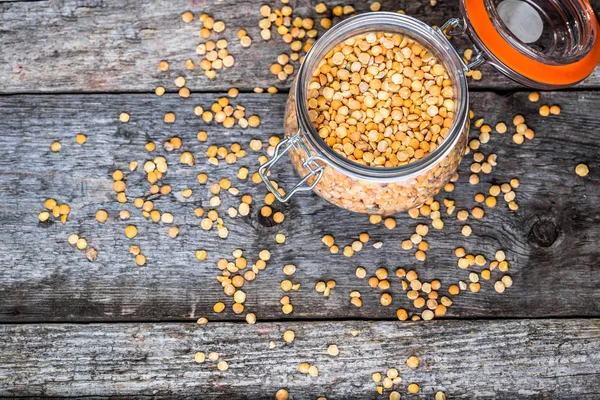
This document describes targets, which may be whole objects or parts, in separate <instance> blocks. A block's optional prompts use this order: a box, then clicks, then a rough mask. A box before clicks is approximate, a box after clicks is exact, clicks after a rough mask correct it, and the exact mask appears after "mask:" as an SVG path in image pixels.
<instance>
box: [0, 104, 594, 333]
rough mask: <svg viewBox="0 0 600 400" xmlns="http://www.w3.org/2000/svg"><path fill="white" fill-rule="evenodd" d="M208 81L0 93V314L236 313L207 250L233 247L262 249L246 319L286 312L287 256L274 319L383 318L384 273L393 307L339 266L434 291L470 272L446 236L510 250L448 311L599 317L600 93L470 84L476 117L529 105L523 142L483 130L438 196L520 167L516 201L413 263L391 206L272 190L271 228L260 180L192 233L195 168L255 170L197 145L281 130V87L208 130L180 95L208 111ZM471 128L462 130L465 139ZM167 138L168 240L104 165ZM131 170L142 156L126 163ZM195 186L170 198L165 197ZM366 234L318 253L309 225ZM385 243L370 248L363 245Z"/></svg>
mask: <svg viewBox="0 0 600 400" xmlns="http://www.w3.org/2000/svg"><path fill="white" fill-rule="evenodd" d="M216 98H217V96H216V95H195V96H193V97H192V98H190V99H187V100H181V99H179V98H178V97H177V96H175V95H171V96H165V97H164V98H158V97H156V96H153V95H152V96H151V95H85V96H80V95H62V96H50V95H43V96H40V95H38V96H7V97H4V98H3V101H2V102H1V103H0V112H1V113H2V115H3V116H4V121H3V122H2V132H3V137H2V152H1V153H0V199H1V201H0V220H1V221H2V229H1V230H0V265H1V266H2V268H1V269H0V271H1V272H0V274H1V275H0V276H1V279H0V320H2V321H3V322H19V321H94V320H96V321H106V320H137V321H140V320H169V319H183V318H185V319H187V318H190V319H193V318H198V317H199V316H207V317H208V318H209V319H211V320H219V319H220V320H232V319H233V320H243V315H240V316H236V315H234V314H233V313H232V312H231V310H230V306H231V304H232V303H231V299H229V298H227V297H226V296H225V295H224V294H223V292H222V290H221V288H220V285H219V283H218V282H217V280H216V278H215V276H216V275H217V273H218V270H217V268H216V262H217V260H218V259H219V258H220V257H229V258H230V259H231V252H232V251H233V250H234V249H236V248H241V249H243V250H244V252H245V256H246V257H247V259H248V261H249V262H250V264H252V263H253V262H254V261H256V259H257V256H258V252H259V251H260V250H262V249H269V250H270V251H271V253H272V260H271V261H270V262H269V265H268V267H267V270H265V271H263V272H261V273H260V274H259V276H258V278H257V279H256V280H255V281H253V282H250V283H249V284H247V285H246V286H245V288H244V289H245V290H246V292H247V294H248V298H247V302H246V306H247V307H246V311H248V312H254V313H256V314H257V316H258V319H259V320H261V319H277V318H285V317H286V316H284V315H283V314H282V313H281V309H280V307H281V305H280V304H279V300H280V298H281V296H283V294H284V293H283V292H282V291H281V290H280V289H279V283H280V282H281V281H282V280H283V279H285V276H284V274H283V273H282V266H283V265H284V264H287V263H294V264H296V265H297V267H298V270H297V272H296V274H295V275H294V276H293V277H292V278H291V279H292V281H293V282H300V283H301V285H302V287H301V288H300V290H299V291H297V292H291V293H290V296H291V299H292V303H293V304H294V307H295V308H294V313H292V314H291V315H289V316H287V317H288V318H289V317H291V318H346V317H352V318H377V319H380V318H388V319H389V318H395V310H396V309H397V308H400V307H403V308H408V309H410V310H413V309H412V305H411V302H410V301H409V300H408V299H407V298H406V296H405V295H404V294H403V292H402V289H401V286H400V282H399V280H398V279H397V278H396V277H394V276H393V277H392V278H391V285H392V287H391V290H390V292H391V293H392V295H393V298H394V301H393V303H392V306H390V307H387V308H384V307H382V306H380V305H379V301H378V299H379V296H380V294H381V291H379V290H374V289H371V288H370V287H368V285H367V282H366V280H359V279H358V278H356V276H355V274H354V270H355V268H356V267H357V266H364V267H366V268H367V270H368V274H369V276H371V275H373V274H374V272H375V269H376V268H377V267H386V268H388V270H389V272H390V274H392V275H393V273H394V271H395V270H396V268H397V267H399V266H402V267H404V268H406V269H410V268H414V269H415V270H416V271H417V272H418V273H419V275H420V277H421V278H422V279H426V280H431V279H435V278H437V279H441V281H442V284H443V288H442V290H441V291H440V294H446V290H447V288H448V286H449V285H450V284H456V283H457V282H458V281H459V280H465V281H468V274H469V272H471V270H475V271H480V268H475V269H473V268H472V269H470V270H461V269H459V268H458V267H457V266H456V258H455V256H454V254H453V250H454V248H456V247H457V246H464V247H465V248H466V249H467V251H468V252H471V253H473V254H483V255H485V256H486V258H488V259H491V258H492V257H493V255H494V253H495V252H496V250H498V249H504V250H505V251H506V253H507V259H508V261H509V262H510V270H509V271H508V274H509V275H511V276H512V277H513V280H514V286H513V287H511V288H510V289H508V290H507V291H506V292H505V293H504V294H498V293H496V292H495V291H494V290H493V283H494V282H495V281H496V280H498V279H499V278H500V277H501V276H502V273H500V272H498V270H496V271H494V272H493V274H492V280H491V281H488V282H486V281H483V282H482V290H481V292H479V293H467V292H465V293H461V294H460V295H459V296H455V297H454V298H453V300H454V305H453V306H452V307H450V309H449V311H448V314H447V316H448V317H453V318H462V317H478V316H484V317H510V316H514V317H517V316H518V317H542V316H598V315H600V303H598V302H597V301H594V299H598V298H600V274H598V263H597V260H598V257H599V255H600V252H599V249H598V246H597V243H599V242H600V229H598V226H599V222H600V216H599V215H598V213H596V212H595V210H597V209H598V206H599V205H600V175H599V174H598V171H599V170H600V135H598V134H597V129H598V128H597V126H598V117H597V115H596V114H594V113H593V112H590V110H593V109H594V107H596V105H597V104H598V103H599V102H600V93H592V92H560V93H550V94H547V95H543V96H542V100H541V101H542V102H547V103H549V104H560V105H561V106H562V110H563V111H562V113H561V115H559V116H555V117H551V118H550V117H548V118H545V119H544V118H542V117H540V116H539V115H537V113H536V110H537V107H538V105H534V104H532V103H530V102H528V100H527V96H526V94H525V93H517V94H513V95H510V96H499V95H495V94H492V93H474V94H473V99H472V105H473V108H474V110H475V113H476V114H477V116H480V115H481V116H485V117H486V120H487V121H488V122H490V123H492V124H495V123H496V122H497V121H501V120H503V121H507V122H508V121H510V120H511V119H512V116H513V115H514V113H516V112H523V113H525V114H526V115H527V123H528V124H529V125H530V126H531V127H533V128H534V129H535V130H536V138H535V139H534V140H533V141H530V142H526V143H525V144H523V145H521V146H517V145H515V144H514V143H512V140H511V136H510V135H508V134H506V135H498V134H493V136H492V140H491V142H490V143H488V144H486V145H483V146H482V151H483V152H484V153H485V154H486V155H487V154H489V153H491V152H494V153H496V154H497V155H498V163H499V164H498V166H497V167H496V168H495V169H494V171H493V172H492V174H491V175H488V176H486V175H482V183H481V184H480V185H478V186H471V185H469V184H468V183H467V180H468V172H467V171H468V169H469V164H470V161H469V160H465V161H464V162H463V164H462V165H461V168H460V172H461V178H460V180H459V182H458V183H457V187H456V190H455V191H454V192H453V193H446V194H443V195H440V196H438V198H439V199H440V200H441V199H442V198H450V199H454V200H456V205H457V209H461V208H468V209H470V208H472V207H473V206H475V202H474V200H473V196H474V194H475V193H477V192H487V190H488V188H489V186H490V184H491V183H501V182H507V181H508V180H509V179H510V178H513V177H518V178H519V179H520V180H521V186H520V187H519V188H518V189H517V190H516V192H517V202H518V204H519V205H520V208H519V210H518V211H517V212H509V211H508V209H507V207H506V205H505V204H504V201H503V200H501V199H500V200H499V205H498V207H496V208H495V209H490V210H488V209H486V216H485V218H484V219H483V220H480V221H474V220H470V221H469V222H468V223H469V224H470V225H471V226H472V228H473V235H471V236H470V237H468V238H467V237H463V236H462V235H461V234H460V228H461V226H462V224H463V223H459V221H457V220H456V218H455V217H444V221H445V223H446V227H445V228H444V230H442V231H435V232H434V230H433V229H432V232H431V233H430V234H429V235H428V236H427V240H428V241H429V243H430V247H431V249H430V250H429V252H428V256H427V260H426V261H425V262H418V261H416V260H415V258H414V255H413V252H412V251H410V252H407V251H403V250H402V249H401V248H400V242H401V241H402V240H405V239H407V238H408V237H409V236H410V235H411V234H412V233H413V232H414V228H415V226H416V225H417V223H421V222H422V223H427V221H426V220H425V219H420V220H419V221H415V220H412V219H410V218H409V217H408V215H398V216H397V221H398V227H397V228H396V229H395V230H393V231H389V230H387V229H386V228H384V227H383V226H381V225H380V226H373V225H370V224H369V222H368V218H367V217H366V216H362V215H357V214H353V213H350V212H346V211H343V210H340V209H338V208H336V207H333V206H330V205H329V204H328V203H326V202H325V201H324V200H321V199H320V198H318V197H317V196H316V195H313V194H308V193H305V194H302V195H299V196H297V197H295V198H294V199H293V200H292V201H291V202H290V203H289V204H277V203H276V204H274V205H273V208H274V209H275V210H282V211H284V212H285V214H286V220H285V221H284V223H283V224H281V225H279V226H277V225H275V226H272V225H273V224H272V222H271V221H270V220H268V219H265V218H263V217H260V216H259V209H260V206H262V204H263V200H262V198H263V196H264V194H265V193H266V189H265V188H264V187H263V186H262V185H254V184H252V183H251V182H249V181H248V182H239V181H238V180H237V178H234V179H233V184H234V186H235V187H238V188H239V189H240V195H241V194H245V193H250V194H252V195H253V196H254V198H255V200H256V203H254V204H253V205H252V211H251V214H250V216H248V217H236V218H229V217H228V216H227V215H226V210H227V207H229V206H236V207H237V205H238V204H239V201H240V200H239V196H237V198H236V197H235V196H232V195H229V194H226V195H223V196H221V197H222V201H223V205H222V206H221V207H220V208H218V210H219V212H220V214H221V215H223V216H224V220H225V224H226V225H227V226H228V228H229V231H230V235H229V238H228V239H227V240H225V241H224V240H222V239H219V238H218V237H217V235H216V233H215V232H214V231H210V232H205V231H203V230H202V229H201V228H200V226H199V219H197V218H196V217H195V216H194V215H193V210H194V208H195V207H198V206H200V205H203V206H204V207H205V208H206V209H207V210H208V209H210V207H209V204H208V199H209V193H208V188H207V187H202V186H200V185H199V184H198V183H197V181H196V174H198V173H199V172H208V174H209V176H210V181H209V182H214V181H217V180H218V179H220V178H221V177H233V176H235V174H236V172H237V169H238V168H239V167H240V166H247V167H249V168H250V170H251V172H254V171H256V168H257V161H256V160H257V153H255V152H252V151H249V155H248V156H247V157H246V158H245V159H242V160H240V161H239V162H238V163H237V164H235V165H232V166H227V165H225V164H224V163H222V164H223V165H221V166H220V167H213V166H210V165H209V164H208V163H207V160H206V156H205V154H206V149H207V147H208V145H209V144H210V145H212V144H214V145H230V144H231V143H233V142H239V143H241V144H242V146H243V147H244V148H248V143H249V141H250V140H251V139H253V138H260V139H262V140H263V141H264V142H265V143H266V141H267V139H268V137H269V136H271V135H278V134H280V133H281V126H282V113H283V103H284V101H285V97H284V96H283V95H275V96H270V95H254V94H247V95H241V96H240V97H239V99H238V100H237V101H238V102H239V103H241V104H243V105H245V106H247V108H248V113H249V114H258V115H260V116H261V117H262V118H263V122H262V125H261V126H260V128H258V129H248V130H241V129H229V130H227V129H224V128H222V127H221V126H216V125H215V124H214V123H212V124H210V125H208V126H207V124H206V123H204V122H202V121H201V120H200V119H199V118H197V117H195V116H194V115H193V113H192V109H193V106H194V105H196V104H201V105H203V106H204V107H208V106H209V105H210V103H211V102H212V101H214V100H216ZM122 111H127V112H129V113H130V114H131V121H130V122H129V123H128V124H120V123H119V122H118V115H119V113H120V112H122ZM167 111H174V112H176V113H177V116H178V119H177V121H176V122H175V123H174V124H172V125H165V124H163V122H162V116H163V114H164V113H165V112H167ZM200 129H206V130H207V131H208V132H209V140H208V142H207V143H200V142H199V141H197V140H196V138H195V136H196V132H197V131H198V130H200ZM79 132H84V133H85V134H87V135H88V142H87V143H86V144H85V145H83V146H79V145H76V144H75V141H74V138H75V134H76V133H79ZM475 134H476V132H473V135H475ZM174 135H177V136H179V137H181V138H182V139H183V143H184V145H183V147H182V149H180V150H179V151H177V152H173V153H169V154H167V159H168V161H169V165H170V169H169V172H168V174H167V175H166V176H165V178H164V182H165V183H167V184H170V185H172V187H173V190H174V193H176V194H175V195H173V194H171V195H169V196H166V197H165V198H162V199H160V200H156V201H155V205H156V207H157V208H158V209H159V210H161V211H163V212H164V211H169V212H172V213H173V214H174V215H175V224H176V225H177V226H179V227H180V228H181V235H180V236H179V237H178V238H177V239H171V238H169V237H168V236H167V229H168V228H167V226H163V225H162V224H160V225H156V224H152V223H150V222H147V221H145V220H144V218H143V217H142V216H141V215H140V212H139V210H138V209H135V208H134V207H133V205H132V204H131V201H132V199H133V198H134V197H136V196H139V195H141V194H142V192H144V191H145V192H146V193H147V191H148V186H149V185H148V184H147V183H146V184H142V183H141V182H142V181H143V179H144V178H143V177H142V173H141V172H139V171H138V172H136V173H134V174H131V176H128V178H127V179H128V185H129V188H128V192H127V194H128V197H129V198H130V203H129V204H126V205H124V206H121V205H119V204H118V203H117V202H116V201H115V196H114V192H113V191H112V179H111V173H112V171H113V170H114V169H115V168H123V169H125V170H126V167H127V164H128V162H129V161H132V160H137V161H139V162H140V166H141V165H142V163H143V161H144V160H146V159H148V158H151V157H154V156H155V155H152V156H149V155H148V153H147V152H146V151H145V150H144V145H145V144H146V142H147V141H148V140H154V141H156V142H157V144H158V148H159V150H157V151H156V152H155V153H154V154H163V153H165V154H166V152H164V151H163V150H162V146H161V144H162V142H163V141H164V140H167V139H168V138H170V137H172V136H174ZM54 140H60V141H61V142H62V144H63V149H62V150H61V152H60V153H52V152H51V151H50V149H49V147H50V143H51V142H53V141H54ZM184 150H189V151H192V152H193V153H194V155H195V157H196V162H197V165H196V166H194V167H182V166H180V165H179V154H180V153H181V151H184ZM580 162H585V163H587V164H588V165H589V168H590V170H591V173H590V175H589V176H588V177H586V178H579V177H577V176H576V175H575V173H574V167H575V165H576V164H578V163H580ZM140 168H141V167H140ZM276 177H277V179H278V180H279V181H280V182H282V184H283V185H284V186H285V185H287V186H289V184H290V183H291V182H293V181H294V180H295V179H296V176H295V174H294V173H293V171H292V168H291V166H289V165H284V166H283V167H282V169H281V171H279V172H277V175H276ZM188 187H190V188H192V189H193V190H194V194H193V196H192V197H191V198H190V199H188V200H184V199H183V198H182V197H181V196H180V195H179V193H180V192H181V191H182V190H183V189H185V188H188ZM48 197H52V198H55V199H57V200H59V201H61V202H67V203H68V204H70V206H71V209H72V213H71V215H70V217H69V220H68V222H67V223H66V224H65V225H62V224H60V223H53V224H40V223H39V222H38V220H37V215H38V213H39V212H40V211H42V210H43V202H44V200H45V199H46V198H48ZM99 209H106V210H108V212H109V215H110V218H109V221H108V222H107V223H105V224H100V223H98V222H97V221H96V220H95V218H94V215H95V212H96V211H97V210H99ZM121 209H128V210H130V211H131V213H132V218H131V220H130V221H129V223H133V224H135V225H137V226H138V229H139V235H138V237H137V238H136V240H128V239H126V238H125V236H124V234H123V230H124V228H125V226H126V225H127V224H128V223H127V222H125V221H120V220H119V219H118V211H119V210H121ZM365 231H366V232H369V233H370V234H371V238H372V239H371V241H370V242H369V243H368V244H367V245H366V246H365V249H364V250H362V251H361V252H359V253H357V254H356V255H355V256H353V257H352V258H350V259H348V258H346V257H344V256H343V255H342V254H341V253H340V254H337V255H332V254H330V253H329V250H328V249H327V248H326V247H325V246H323V244H322V243H321V240H320V239H321V237H322V236H323V235H324V234H333V235H334V236H335V238H336V242H337V243H338V244H339V245H340V246H341V247H343V246H345V245H348V244H350V243H351V242H352V241H353V240H356V239H357V237H358V234H359V233H361V232H365ZM278 232H283V233H284V234H285V235H286V236H287V242H286V243H285V244H284V245H277V244H276V243H275V240H274V238H275V234H276V233H278ZM72 233H78V234H80V235H82V236H84V237H86V238H87V240H88V243H89V244H90V245H91V246H93V247H95V248H96V249H97V250H98V251H99V256H98V260H97V261H96V262H94V263H90V262H88V261H87V260H86V258H85V256H84V254H83V253H82V252H80V251H78V250H76V249H74V248H72V247H71V246H70V245H69V244H68V243H67V241H66V239H67V237H68V236H69V235H70V234H72ZM380 240H381V241H383V242H384V244H383V247H382V248H381V249H379V250H377V249H375V248H373V247H372V244H373V243H374V242H375V241H380ZM130 244H138V245H140V246H141V247H142V251H143V252H144V254H146V256H147V257H148V265H147V266H146V267H143V268H139V267H137V266H135V263H134V261H133V258H132V256H131V255H130V254H128V246H129V245H130ZM197 249H206V250H208V258H207V260H205V261H203V262H199V261H198V260H196V259H195V257H194V252H195V250H197ZM328 279H335V280H336V281H337V287H336V288H335V289H334V290H333V293H332V295H331V296H330V297H329V298H324V297H322V295H320V294H318V293H316V292H315V289H314V286H315V283H316V282H317V281H319V280H328ZM354 289H357V290H360V291H361V293H362V299H363V303H364V306H363V307H362V308H360V309H359V308H355V307H354V306H352V305H350V302H349V292H350V291H351V290H354ZM217 301H224V302H225V303H226V304H227V311H226V312H225V313H222V314H215V313H213V312H212V306H213V304H214V303H215V302H217Z"/></svg>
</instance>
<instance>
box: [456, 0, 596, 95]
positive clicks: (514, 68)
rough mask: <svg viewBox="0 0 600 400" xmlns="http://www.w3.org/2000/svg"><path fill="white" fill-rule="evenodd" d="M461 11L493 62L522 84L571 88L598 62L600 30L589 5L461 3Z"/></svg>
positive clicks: (583, 1)
mask: <svg viewBox="0 0 600 400" xmlns="http://www.w3.org/2000/svg"><path fill="white" fill-rule="evenodd" d="M561 3H563V4H562V6H561ZM557 4H558V9H557ZM575 4H577V6H575ZM560 7H563V8H565V9H564V10H560ZM575 7H576V8H575ZM461 10H462V12H463V17H464V19H465V24H466V26H467V33H468V34H469V36H471V39H473V41H474V42H475V44H476V45H477V46H478V47H479V48H480V50H482V51H483V52H484V53H485V55H486V57H487V58H488V59H490V61H491V63H492V64H494V65H495V66H496V67H497V68H498V69H499V70H500V71H502V72H503V73H505V74H506V75H507V76H509V77H510V78H512V79H514V80H516V81H518V82H520V83H523V84H525V85H529V86H533V87H537V88H541V89H554V88H561V87H567V86H572V85H574V84H576V83H578V82H580V81H582V80H583V79H585V78H586V77H587V76H588V75H590V74H591V73H592V71H594V69H595V68H596V66H597V65H598V62H599V61H600V40H597V39H598V35H599V29H600V26H599V25H598V20H597V18H596V15H595V14H594V10H593V9H592V7H591V5H590V4H589V2H588V0H580V1H578V2H572V1H566V0H564V1H557V2H555V1H552V2H550V1H547V0H539V1H532V0H529V1H524V0H504V1H494V0H462V1H461ZM553 12H554V14H552V13H553ZM571 19H572V20H571Z"/></svg>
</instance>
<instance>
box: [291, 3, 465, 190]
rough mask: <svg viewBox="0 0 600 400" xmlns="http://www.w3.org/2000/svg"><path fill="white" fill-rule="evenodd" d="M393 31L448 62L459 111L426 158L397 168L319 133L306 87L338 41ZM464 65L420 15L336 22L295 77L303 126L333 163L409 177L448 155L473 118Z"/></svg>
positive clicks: (357, 171)
mask: <svg viewBox="0 0 600 400" xmlns="http://www.w3.org/2000/svg"><path fill="white" fill-rule="evenodd" d="M375 31H378V32H390V33H398V34H402V35H406V36H409V37H410V38H412V39H414V40H416V41H418V42H420V43H422V44H423V45H424V46H425V47H427V48H428V50H430V51H431V52H432V53H433V54H434V56H436V57H437V58H438V60H439V61H440V62H441V63H442V64H444V65H445V67H446V70H447V72H448V75H449V77H450V79H451V80H452V83H453V85H454V94H455V103H456V107H455V114H454V121H453V123H452V126H451V128H450V131H449V132H448V135H447V136H446V138H445V139H444V141H443V142H442V143H441V144H440V145H439V146H438V147H437V148H436V149H435V150H434V151H433V152H431V153H430V154H428V155H427V156H425V157H423V158H422V159H420V160H418V161H415V162H412V163H409V164H406V165H402V166H399V167H394V168H378V167H370V166H365V165H362V164H359V163H356V162H354V161H351V160H349V159H347V158H345V157H342V156H341V155H339V154H338V153H337V152H336V151H334V150H333V149H332V148H330V147H329V146H328V145H327V144H326V143H325V142H324V141H323V140H322V139H321V138H320V137H319V135H318V133H317V131H316V129H315V127H314V126H313V124H312V122H311V120H310V117H309V115H308V107H307V98H306V97H307V92H308V86H309V84H310V81H311V78H312V74H313V71H315V69H316V68H317V66H318V64H319V62H320V61H321V60H322V59H323V58H324V56H325V55H326V54H327V53H328V52H329V51H330V50H331V49H332V48H333V47H335V46H336V45H338V44H339V43H341V42H343V41H344V40H346V39H348V38H351V37H353V36H356V35H360V34H363V33H367V32H375ZM463 67H464V65H463V64H462V60H461V59H460V58H459V57H458V55H457V54H456V51H455V50H454V48H453V47H452V46H451V44H450V42H449V41H448V39H447V38H446V37H445V36H444V35H443V34H442V33H440V32H438V31H436V30H434V29H432V28H431V27H430V26H428V25H427V24H425V23H424V22H421V21H419V20H417V19H415V18H412V17H409V16H406V15H402V14H396V13H390V12H377V13H366V14H361V15H358V16H355V17H352V18H349V19H347V20H344V21H342V22H340V23H339V24H337V25H335V26H334V27H333V28H331V29H330V30H329V31H327V32H326V33H325V34H324V35H323V36H322V37H321V38H320V39H319V40H318V41H317V42H316V43H315V44H314V45H313V47H312V48H311V49H310V51H309V52H308V54H307V55H306V57H305V59H304V62H303V63H302V66H301V67H300V71H299V72H298V76H297V79H296V82H295V85H296V88H295V89H296V90H295V91H296V104H295V107H296V114H297V115H298V126H299V129H300V131H301V132H302V133H304V134H305V136H306V137H307V139H308V141H309V142H310V143H311V145H312V147H313V149H315V152H316V153H317V155H318V156H320V157H321V158H322V159H325V160H326V161H327V162H328V163H329V164H330V165H332V166H333V167H334V168H336V169H337V170H339V171H340V172H343V173H344V174H347V175H350V176H352V177H354V178H356V179H364V180H369V181H389V180H390V179H397V178H410V177H412V176H416V175H418V174H421V173H423V172H424V171H427V170H429V169H430V168H433V167H434V166H435V165H437V164H438V163H439V162H440V161H441V160H443V159H444V157H446V156H447V155H448V154H449V153H450V151H451V150H452V149H453V148H454V146H455V145H456V142H457V141H458V139H459V138H460V134H461V132H462V130H463V127H464V125H465V122H466V121H467V119H468V109H469V106H468V105H469V94H468V88H467V81H466V77H465V74H464V72H463Z"/></svg>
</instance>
